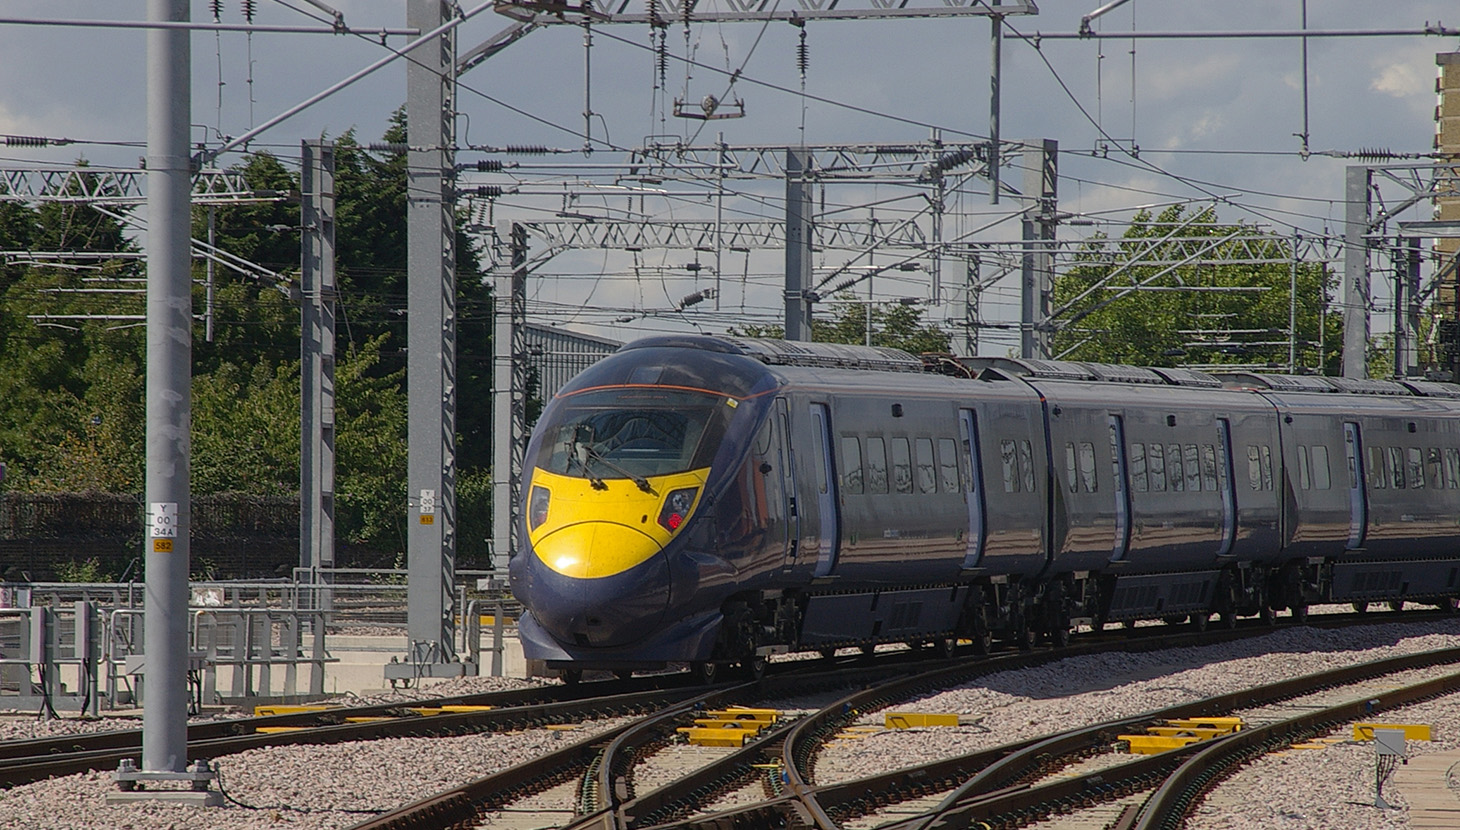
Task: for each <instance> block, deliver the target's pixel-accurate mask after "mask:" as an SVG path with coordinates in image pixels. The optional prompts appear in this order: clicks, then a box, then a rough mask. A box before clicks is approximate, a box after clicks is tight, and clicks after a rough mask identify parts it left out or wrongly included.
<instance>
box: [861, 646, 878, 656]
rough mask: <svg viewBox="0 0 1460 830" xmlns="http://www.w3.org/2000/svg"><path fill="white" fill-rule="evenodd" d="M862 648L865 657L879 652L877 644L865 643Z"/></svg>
mask: <svg viewBox="0 0 1460 830" xmlns="http://www.w3.org/2000/svg"><path fill="white" fill-rule="evenodd" d="M861 649H862V656H863V657H871V656H872V655H874V654H876V653H877V646H875V645H865V646H862V647H861Z"/></svg>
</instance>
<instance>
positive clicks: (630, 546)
mask: <svg viewBox="0 0 1460 830" xmlns="http://www.w3.org/2000/svg"><path fill="white" fill-rule="evenodd" d="M531 556H533V557H534V558H535V560H536V561H534V562H533V563H532V564H533V565H534V568H533V570H534V571H535V573H534V575H533V578H532V594H533V602H532V615H533V617H535V618H536V619H537V621H538V623H540V624H541V625H542V627H543V628H545V629H547V631H548V632H549V633H551V634H552V635H553V637H555V638H557V639H558V640H559V641H560V642H562V643H564V644H571V645H577V646H592V647H613V646H622V645H627V644H630V643H632V642H634V641H636V640H640V639H643V638H644V637H646V636H648V635H649V634H652V633H653V632H654V631H655V630H656V629H657V628H658V626H659V624H660V623H661V622H663V620H664V614H665V611H666V609H667V608H668V607H669V564H668V562H667V561H666V557H665V555H664V552H663V551H662V549H661V547H660V545H659V543H658V542H656V541H655V540H654V539H653V538H651V537H650V536H648V535H646V534H644V533H642V532H640V531H639V530H636V529H635V528H632V527H629V526H628V525H623V524H619V523H617V522H607V521H590V522H580V523H578V524H573V525H568V526H567V527H563V528H560V529H558V530H555V531H553V532H552V533H549V534H548V535H546V536H544V537H543V538H541V539H540V540H538V541H537V542H536V543H535V544H533V546H532V553H531Z"/></svg>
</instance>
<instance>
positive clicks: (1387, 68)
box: [1369, 62, 1433, 98]
mask: <svg viewBox="0 0 1460 830" xmlns="http://www.w3.org/2000/svg"><path fill="white" fill-rule="evenodd" d="M1376 68H1377V70H1378V72H1377V74H1376V75H1375V77H1374V79H1373V80H1372V81H1370V82H1369V89H1372V90H1373V91H1375V92H1382V93H1384V94H1386V95H1392V96H1394V97H1395V98H1409V97H1410V96H1413V95H1416V94H1426V93H1430V92H1431V91H1432V89H1433V84H1432V83H1431V79H1430V78H1429V77H1428V76H1421V75H1420V73H1419V71H1418V70H1417V69H1416V68H1415V66H1414V65H1413V64H1412V63H1408V62H1406V63H1391V64H1387V65H1383V66H1379V67H1376Z"/></svg>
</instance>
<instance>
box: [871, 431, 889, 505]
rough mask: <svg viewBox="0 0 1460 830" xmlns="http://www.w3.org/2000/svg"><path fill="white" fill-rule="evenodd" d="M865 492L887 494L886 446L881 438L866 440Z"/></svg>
mask: <svg viewBox="0 0 1460 830" xmlns="http://www.w3.org/2000/svg"><path fill="white" fill-rule="evenodd" d="M867 492H869V493H886V492H887V444H886V443H885V442H884V441H883V440H882V439H881V438H868V439H867Z"/></svg>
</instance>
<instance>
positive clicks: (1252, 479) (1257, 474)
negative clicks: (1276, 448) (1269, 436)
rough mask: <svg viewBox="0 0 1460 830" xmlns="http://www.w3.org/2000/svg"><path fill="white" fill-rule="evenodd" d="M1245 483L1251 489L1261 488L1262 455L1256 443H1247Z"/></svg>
mask: <svg viewBox="0 0 1460 830" xmlns="http://www.w3.org/2000/svg"><path fill="white" fill-rule="evenodd" d="M1247 483H1248V484H1250V485H1252V489H1254V490H1261V489H1262V456H1261V454H1260V453H1259V452H1258V450H1257V445H1256V444H1248V445H1247Z"/></svg>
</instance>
